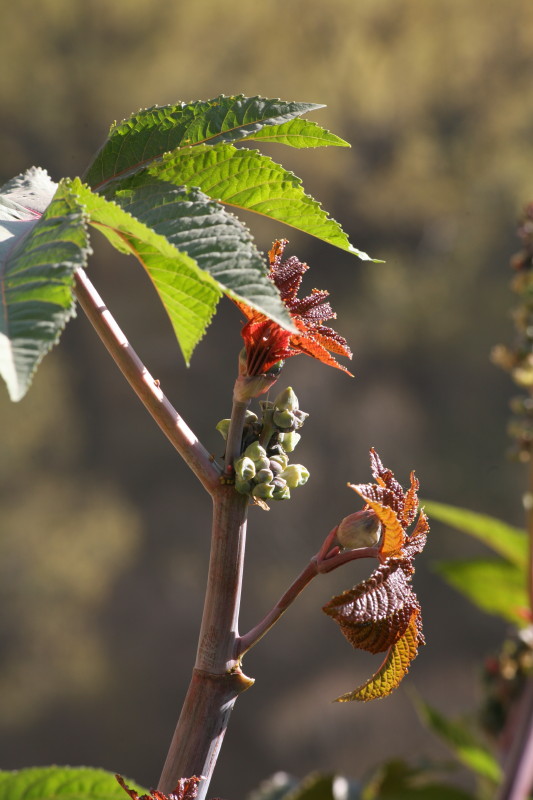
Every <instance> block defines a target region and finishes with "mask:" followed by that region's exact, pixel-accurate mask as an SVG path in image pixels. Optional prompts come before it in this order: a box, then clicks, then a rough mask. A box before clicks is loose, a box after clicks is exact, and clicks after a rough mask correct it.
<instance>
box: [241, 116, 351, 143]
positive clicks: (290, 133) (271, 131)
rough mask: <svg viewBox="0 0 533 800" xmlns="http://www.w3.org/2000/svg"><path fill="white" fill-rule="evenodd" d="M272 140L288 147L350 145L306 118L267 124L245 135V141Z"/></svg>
mask: <svg viewBox="0 0 533 800" xmlns="http://www.w3.org/2000/svg"><path fill="white" fill-rule="evenodd" d="M252 140H253V141H256V142H257V141H259V142H273V143H276V144H287V145H289V146H290V147H325V146H327V145H334V146H335V145H336V146H338V147H339V146H340V147H350V145H349V144H348V142H345V141H344V139H341V138H340V137H339V136H335V134H334V133H330V131H328V130H326V129H325V128H321V127H320V125H317V124H316V122H310V121H309V120H307V119H292V120H289V122H284V123H282V124H281V125H269V126H268V127H264V128H261V130H259V131H257V132H256V133H253V134H250V135H249V136H246V137H245V141H252Z"/></svg>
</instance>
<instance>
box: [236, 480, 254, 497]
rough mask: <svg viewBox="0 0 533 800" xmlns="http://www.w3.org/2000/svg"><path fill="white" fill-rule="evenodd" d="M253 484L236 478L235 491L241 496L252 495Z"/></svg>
mask: <svg viewBox="0 0 533 800" xmlns="http://www.w3.org/2000/svg"><path fill="white" fill-rule="evenodd" d="M251 488H252V484H251V482H250V481H243V480H242V478H239V477H238V476H237V477H236V478H235V489H236V490H237V491H238V492H239V494H250V491H251Z"/></svg>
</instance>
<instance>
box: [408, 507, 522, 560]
mask: <svg viewBox="0 0 533 800" xmlns="http://www.w3.org/2000/svg"><path fill="white" fill-rule="evenodd" d="M424 507H425V508H426V509H427V511H428V513H429V514H430V515H431V516H432V517H433V518H434V519H437V520H439V521H440V522H444V523H445V524H446V525H450V526H451V527H452V528H456V529H457V530H458V531H461V532H462V533H468V534H469V535H470V536H473V537H475V538H476V539H479V540H480V541H481V542H483V544H486V545H487V546H488V547H491V548H492V549H493V550H494V551H495V552H496V553H498V554H499V555H501V556H503V557H504V558H506V559H507V560H508V561H511V562H512V563H513V564H516V566H518V567H525V566H526V564H527V551H528V539H527V536H526V532H525V531H524V530H521V529H520V528H515V527H513V526H512V525H508V524H507V523H506V522H502V521H501V520H499V519H495V518H494V517H489V516H487V515H486V514H478V513H476V512H474V511H468V510H467V509H464V508H456V507H455V506H449V505H445V504H444V503H435V502H434V501H429V500H428V501H424Z"/></svg>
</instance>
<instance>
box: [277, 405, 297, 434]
mask: <svg viewBox="0 0 533 800" xmlns="http://www.w3.org/2000/svg"><path fill="white" fill-rule="evenodd" d="M272 422H273V423H274V425H275V426H276V428H281V429H282V430H287V429H288V428H292V427H293V426H294V424H295V417H294V414H293V413H292V411H288V410H286V409H284V410H282V411H280V410H277V409H276V411H274V413H273V414H272Z"/></svg>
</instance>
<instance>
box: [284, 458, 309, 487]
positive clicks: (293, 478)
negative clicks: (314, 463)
mask: <svg viewBox="0 0 533 800" xmlns="http://www.w3.org/2000/svg"><path fill="white" fill-rule="evenodd" d="M280 477H281V478H284V479H285V480H286V481H287V486H288V487H289V489H296V488H297V487H298V486H303V485H304V484H305V483H307V481H308V479H309V470H308V469H307V468H306V467H304V466H303V464H289V466H288V467H287V468H286V469H284V470H283V472H282V473H281V475H280Z"/></svg>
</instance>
